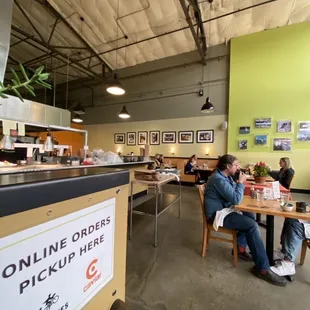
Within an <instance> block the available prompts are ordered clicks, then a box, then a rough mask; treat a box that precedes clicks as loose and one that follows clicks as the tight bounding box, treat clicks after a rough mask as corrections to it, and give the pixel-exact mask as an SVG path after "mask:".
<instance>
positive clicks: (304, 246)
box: [300, 239, 310, 266]
mask: <svg viewBox="0 0 310 310" xmlns="http://www.w3.org/2000/svg"><path fill="white" fill-rule="evenodd" d="M307 248H309V249H310V239H305V240H304V241H303V242H302V248H301V254H300V265H301V266H302V265H303V264H304V263H305V258H306V254H307Z"/></svg>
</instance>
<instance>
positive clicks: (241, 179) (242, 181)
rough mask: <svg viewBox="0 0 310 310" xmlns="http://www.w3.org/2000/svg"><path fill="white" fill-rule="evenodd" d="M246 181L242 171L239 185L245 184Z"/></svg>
mask: <svg viewBox="0 0 310 310" xmlns="http://www.w3.org/2000/svg"><path fill="white" fill-rule="evenodd" d="M245 181H246V175H245V174H244V173H243V172H242V171H240V174H239V183H241V184H243V183H244V182H245Z"/></svg>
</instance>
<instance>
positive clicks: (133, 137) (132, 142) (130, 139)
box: [127, 132, 136, 145]
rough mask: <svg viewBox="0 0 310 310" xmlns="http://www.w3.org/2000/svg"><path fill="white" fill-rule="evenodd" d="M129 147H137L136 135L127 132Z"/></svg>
mask: <svg viewBox="0 0 310 310" xmlns="http://www.w3.org/2000/svg"><path fill="white" fill-rule="evenodd" d="M127 145H136V133H135V132H127Z"/></svg>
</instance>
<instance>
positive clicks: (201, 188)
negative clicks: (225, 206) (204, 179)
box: [196, 184, 207, 224]
mask: <svg viewBox="0 0 310 310" xmlns="http://www.w3.org/2000/svg"><path fill="white" fill-rule="evenodd" d="M196 187H197V189H198V193H199V199H200V204H201V211H202V217H203V222H204V224H206V223H207V217H206V211H205V190H206V187H207V186H206V184H201V185H196Z"/></svg>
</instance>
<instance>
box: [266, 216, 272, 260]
mask: <svg viewBox="0 0 310 310" xmlns="http://www.w3.org/2000/svg"><path fill="white" fill-rule="evenodd" d="M266 217H267V230H266V252H267V256H268V259H269V264H270V266H272V265H273V264H274V262H273V247H274V216H273V215H267V216H266Z"/></svg>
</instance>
